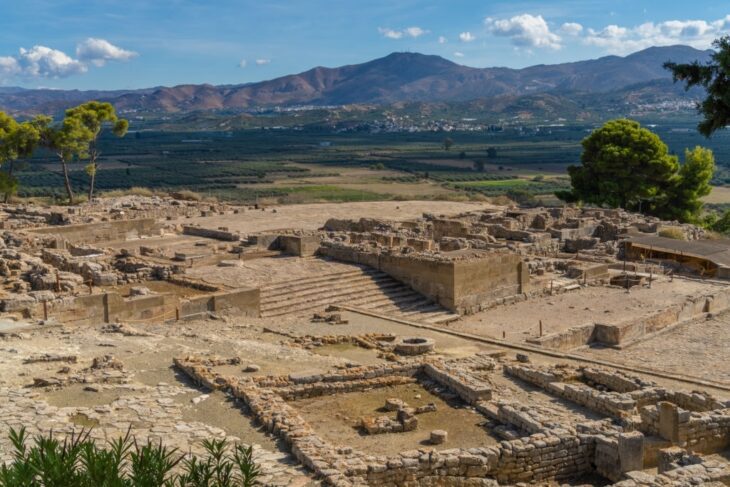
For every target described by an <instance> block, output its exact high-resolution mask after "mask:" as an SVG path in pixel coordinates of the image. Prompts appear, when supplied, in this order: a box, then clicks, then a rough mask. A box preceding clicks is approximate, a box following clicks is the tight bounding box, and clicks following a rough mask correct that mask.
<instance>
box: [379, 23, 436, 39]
mask: <svg viewBox="0 0 730 487" xmlns="http://www.w3.org/2000/svg"><path fill="white" fill-rule="evenodd" d="M378 32H380V34H381V35H382V36H383V37H385V38H386V39H402V38H404V37H412V38H414V39H416V38H418V37H421V36H422V35H425V34H428V33H429V32H430V31H428V30H426V29H422V28H421V27H417V26H413V27H406V28H405V29H402V30H394V29H390V28H387V27H378Z"/></svg>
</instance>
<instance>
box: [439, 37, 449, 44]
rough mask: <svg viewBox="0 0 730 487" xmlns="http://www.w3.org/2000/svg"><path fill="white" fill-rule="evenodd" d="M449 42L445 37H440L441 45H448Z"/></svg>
mask: <svg viewBox="0 0 730 487" xmlns="http://www.w3.org/2000/svg"><path fill="white" fill-rule="evenodd" d="M447 42H449V40H448V39H447V38H446V37H444V36H439V44H446V43H447Z"/></svg>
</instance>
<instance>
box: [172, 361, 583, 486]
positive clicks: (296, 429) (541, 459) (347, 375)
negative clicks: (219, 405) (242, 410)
mask: <svg viewBox="0 0 730 487" xmlns="http://www.w3.org/2000/svg"><path fill="white" fill-rule="evenodd" d="M480 361H481V362H484V360H482V358H480V359H476V360H475V362H474V364H476V362H480ZM225 363H227V362H226V361H225V360H222V361H221V360H217V361H216V360H212V361H211V360H206V359H201V358H196V357H185V358H176V359H175V365H176V366H177V367H178V368H180V369H181V370H182V371H183V372H185V373H186V374H188V375H189V376H190V377H191V378H192V379H193V380H194V381H196V382H197V383H199V384H202V385H205V386H206V387H209V388H211V389H223V390H227V391H229V392H230V393H231V394H232V395H233V396H235V397H238V398H240V399H242V400H243V401H244V402H245V403H246V405H247V406H248V407H249V408H250V409H251V411H252V412H253V414H254V415H255V416H256V418H257V419H258V420H259V421H260V422H261V423H262V424H263V425H264V427H265V428H266V429H267V430H268V431H270V432H272V433H274V434H276V435H278V436H279V437H280V438H282V439H283V440H284V441H285V442H286V444H287V445H289V446H290V447H291V452H292V454H293V455H294V457H295V458H297V460H298V461H299V462H301V463H302V464H303V465H304V466H306V467H307V468H308V469H310V470H312V471H313V472H314V473H315V474H316V475H317V476H318V477H320V478H321V479H322V480H323V481H324V483H325V485H333V486H343V487H345V486H354V485H364V484H368V485H443V486H455V487H456V486H474V487H476V486H484V487H488V486H495V485H496V483H495V480H496V481H498V482H499V483H503V484H508V483H516V482H540V481H548V480H561V479H568V478H574V477H577V476H580V475H583V474H586V473H589V472H591V471H592V465H591V463H592V462H593V461H594V457H595V438H594V437H592V436H590V435H575V434H570V433H569V432H567V431H562V432H560V433H558V432H555V433H552V432H547V433H535V434H533V435H531V436H529V437H525V438H520V439H516V440H512V441H503V442H501V443H500V444H499V445H496V446H490V447H482V448H469V449H464V448H453V449H448V450H441V451H435V450H432V449H418V450H409V451H404V452H401V453H400V454H398V455H394V456H388V457H386V456H371V455H367V454H365V453H362V452H359V451H356V450H353V449H352V448H350V447H347V446H344V447H336V446H334V445H332V444H331V443H329V442H328V441H327V440H325V439H324V438H322V437H321V436H319V435H318V434H317V433H316V432H315V431H314V429H313V428H312V427H311V426H310V425H309V424H308V423H307V422H306V421H305V420H304V419H303V418H302V417H301V416H300V415H299V413H298V412H297V411H296V409H295V407H294V406H293V405H290V404H288V403H287V402H286V401H285V399H284V397H282V395H281V394H282V393H283V394H285V395H289V396H290V397H292V396H299V395H300V394H299V392H301V391H312V390H314V389H315V388H317V389H319V390H318V391H317V393H320V392H322V391H331V392H332V393H336V392H340V391H339V390H340V388H341V387H340V385H341V386H342V387H347V384H348V382H349V381H354V382H355V384H360V383H361V382H362V381H378V382H377V383H378V384H379V385H381V386H386V385H388V384H387V381H384V379H388V380H392V379H393V378H396V379H398V378H400V379H404V378H407V376H408V374H411V373H413V372H414V370H416V371H417V370H418V369H419V368H420V367H421V366H422V365H420V364H415V365H414V364H410V365H383V366H372V367H360V368H356V369H351V370H345V371H342V372H334V373H330V374H323V375H302V376H296V375H295V376H288V377H259V378H248V379H237V378H233V377H225V376H221V375H218V374H216V373H214V372H213V371H212V367H213V366H215V365H222V364H225ZM434 363H435V362H434ZM474 364H473V365H474ZM467 365H468V364H467ZM414 367H415V369H414ZM449 368H450V366H449V364H448V363H443V362H442V363H440V365H437V366H436V369H439V370H448V369H449ZM391 372H393V373H395V374H396V375H395V376H389V375H388V374H390V373H391ZM402 374H406V375H405V376H404V375H402ZM451 380H453V381H455V382H458V378H456V377H454V376H452V379H451ZM338 384H339V385H338ZM462 385H463V386H465V387H466V386H467V384H462ZM295 391H297V392H295Z"/></svg>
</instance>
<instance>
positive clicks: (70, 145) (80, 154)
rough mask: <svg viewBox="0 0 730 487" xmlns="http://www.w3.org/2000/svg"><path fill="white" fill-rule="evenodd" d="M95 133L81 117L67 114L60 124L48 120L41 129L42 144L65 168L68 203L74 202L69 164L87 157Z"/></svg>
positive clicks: (64, 178)
mask: <svg viewBox="0 0 730 487" xmlns="http://www.w3.org/2000/svg"><path fill="white" fill-rule="evenodd" d="M93 139H94V133H93V132H92V131H91V129H89V127H87V126H86V125H84V123H83V122H82V120H81V119H80V118H79V117H73V116H68V115H67V116H66V117H64V119H63V122H61V123H60V124H55V125H54V124H52V123H51V120H50V119H47V120H46V123H45V124H44V127H43V129H42V131H41V145H43V146H44V147H46V148H47V149H48V150H50V151H52V152H54V153H55V154H56V156H57V157H58V160H59V162H60V163H61V168H62V169H63V184H64V187H65V189H66V196H67V197H68V203H69V204H70V205H72V204H73V203H74V193H73V188H72V187H71V180H70V179H69V175H68V165H69V163H70V162H72V161H73V160H74V159H87V158H88V157H89V145H90V144H91V141H92V140H93Z"/></svg>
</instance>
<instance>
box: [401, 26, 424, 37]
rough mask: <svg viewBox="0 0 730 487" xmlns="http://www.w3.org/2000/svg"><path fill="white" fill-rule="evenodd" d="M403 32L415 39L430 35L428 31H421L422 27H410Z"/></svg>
mask: <svg viewBox="0 0 730 487" xmlns="http://www.w3.org/2000/svg"><path fill="white" fill-rule="evenodd" d="M403 32H404V33H405V34H406V35H408V36H410V37H413V38H414V39H415V38H417V37H421V36H422V35H424V34H428V31H427V30H424V29H421V28H420V27H408V28H407V29H405V30H404V31H403Z"/></svg>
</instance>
